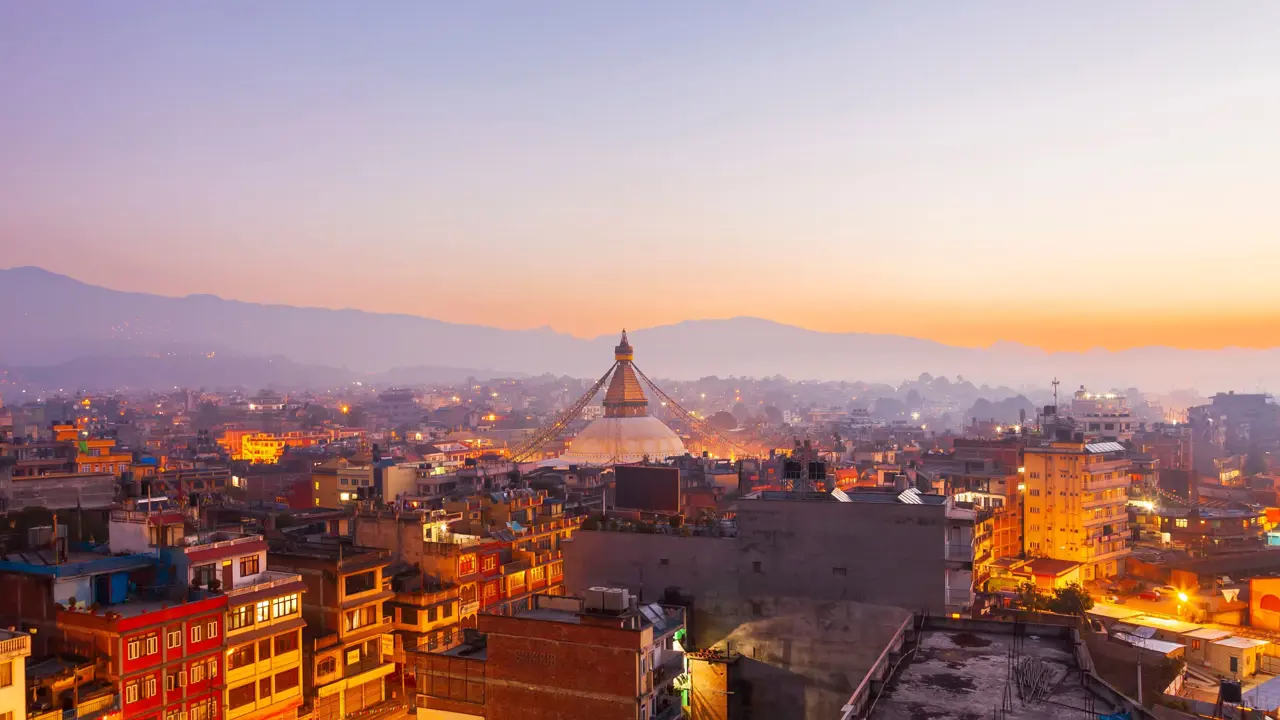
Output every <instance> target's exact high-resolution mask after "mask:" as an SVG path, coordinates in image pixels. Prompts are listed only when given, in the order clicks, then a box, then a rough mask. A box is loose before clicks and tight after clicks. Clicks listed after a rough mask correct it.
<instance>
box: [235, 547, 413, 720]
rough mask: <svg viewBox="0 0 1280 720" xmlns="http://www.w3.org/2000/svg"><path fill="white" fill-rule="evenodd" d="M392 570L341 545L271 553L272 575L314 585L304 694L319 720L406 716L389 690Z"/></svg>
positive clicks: (308, 604) (307, 602) (379, 555)
mask: <svg viewBox="0 0 1280 720" xmlns="http://www.w3.org/2000/svg"><path fill="white" fill-rule="evenodd" d="M390 564H391V556H390V553H387V552H384V551H381V550H374V549H370V548H361V547H353V546H342V545H337V544H333V545H329V544H319V543H298V544H297V545H295V546H291V547H290V548H289V549H287V550H282V551H281V552H275V551H272V553H271V567H272V568H278V569H280V570H281V571H287V572H297V573H300V574H301V575H302V579H303V582H305V583H306V585H307V592H306V594H305V595H304V599H303V602H304V605H303V609H302V611H303V616H304V617H305V618H306V620H307V633H306V635H305V636H304V638H303V646H302V649H303V691H304V697H306V698H307V702H308V703H309V704H310V708H309V711H310V712H311V713H312V717H314V720H341V718H346V717H353V716H354V717H360V716H363V717H373V716H377V715H379V714H381V713H383V712H392V711H394V710H396V709H402V708H401V707H400V706H399V705H398V703H400V702H401V701H402V699H396V698H388V697H387V696H386V686H385V682H386V681H385V678H386V677H387V676H388V675H390V674H391V673H392V672H394V671H395V667H396V666H395V663H394V662H393V661H392V655H393V654H394V652H395V641H394V638H393V635H392V632H391V618H390V617H385V618H384V615H385V614H384V612H383V603H385V602H386V601H388V600H391V599H392V598H393V597H394V596H395V593H393V592H392V591H391V589H390V588H389V587H387V586H386V584H384V582H383V577H382V572H383V570H384V569H385V568H386V567H387V566H388V565H390ZM304 712H306V710H305V709H304ZM299 714H300V715H301V714H303V713H299ZM228 720H231V719H230V718H229V719H228Z"/></svg>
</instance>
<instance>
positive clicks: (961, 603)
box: [947, 590, 973, 607]
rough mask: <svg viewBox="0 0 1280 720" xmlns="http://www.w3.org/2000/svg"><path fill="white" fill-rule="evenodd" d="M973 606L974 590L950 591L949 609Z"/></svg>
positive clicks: (948, 595) (948, 592) (948, 593)
mask: <svg viewBox="0 0 1280 720" xmlns="http://www.w3.org/2000/svg"><path fill="white" fill-rule="evenodd" d="M972 604H973V591H972V590H948V591H947V606H948V607H968V606H969V605H972Z"/></svg>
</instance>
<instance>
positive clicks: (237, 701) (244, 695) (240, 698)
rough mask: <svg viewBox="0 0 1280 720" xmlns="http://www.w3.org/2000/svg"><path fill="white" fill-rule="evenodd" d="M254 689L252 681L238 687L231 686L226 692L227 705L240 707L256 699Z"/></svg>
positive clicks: (232, 707)
mask: <svg viewBox="0 0 1280 720" xmlns="http://www.w3.org/2000/svg"><path fill="white" fill-rule="evenodd" d="M255 690H256V687H255V684H254V683H253V682H252V681H250V682H248V683H246V684H244V685H241V686H240V687H235V688H231V690H229V691H228V692H227V707H229V708H231V709H232V710H235V709H237V708H242V707H244V706H245V705H249V704H250V703H252V702H253V701H254V700H257V699H258V696H257V694H256V693H255Z"/></svg>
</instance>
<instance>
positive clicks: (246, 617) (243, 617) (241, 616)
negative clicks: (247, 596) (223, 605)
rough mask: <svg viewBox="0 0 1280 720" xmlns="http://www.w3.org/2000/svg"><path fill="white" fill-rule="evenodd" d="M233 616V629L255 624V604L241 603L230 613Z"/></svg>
mask: <svg viewBox="0 0 1280 720" xmlns="http://www.w3.org/2000/svg"><path fill="white" fill-rule="evenodd" d="M228 614H229V616H230V618H231V629H232V630H239V629H240V628H242V627H248V626H250V625H252V624H253V606H252V605H241V606H240V607H238V608H236V609H234V610H232V611H231V612H230V613H228Z"/></svg>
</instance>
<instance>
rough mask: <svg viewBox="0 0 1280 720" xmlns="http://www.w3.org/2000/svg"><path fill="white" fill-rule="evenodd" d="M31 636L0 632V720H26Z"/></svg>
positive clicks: (20, 633) (6, 631)
mask: <svg viewBox="0 0 1280 720" xmlns="http://www.w3.org/2000/svg"><path fill="white" fill-rule="evenodd" d="M30 656H31V636H30V635H28V634H26V633H22V632H14V631H12V630H0V720H27V658H28V657H30Z"/></svg>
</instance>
